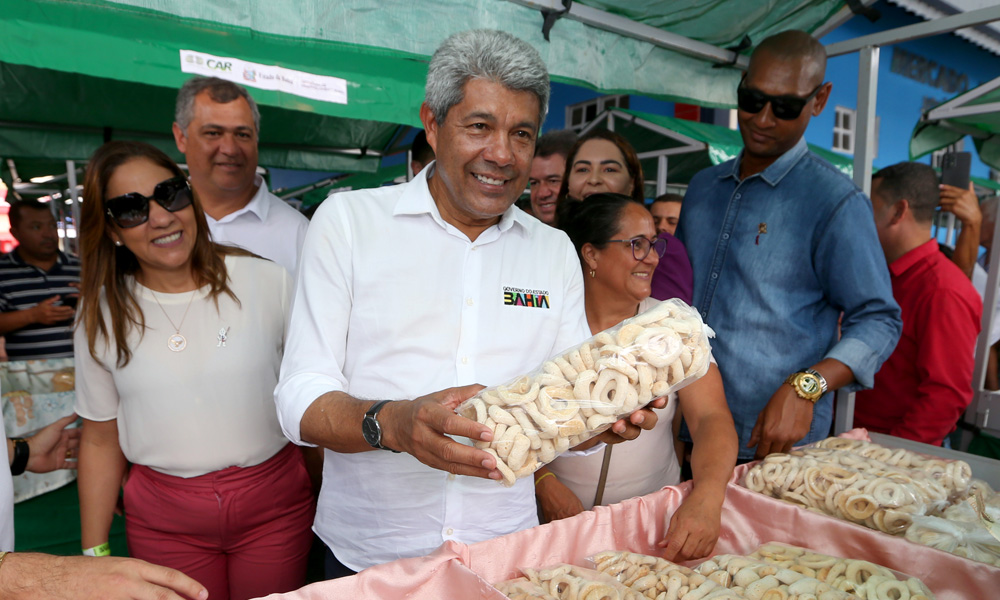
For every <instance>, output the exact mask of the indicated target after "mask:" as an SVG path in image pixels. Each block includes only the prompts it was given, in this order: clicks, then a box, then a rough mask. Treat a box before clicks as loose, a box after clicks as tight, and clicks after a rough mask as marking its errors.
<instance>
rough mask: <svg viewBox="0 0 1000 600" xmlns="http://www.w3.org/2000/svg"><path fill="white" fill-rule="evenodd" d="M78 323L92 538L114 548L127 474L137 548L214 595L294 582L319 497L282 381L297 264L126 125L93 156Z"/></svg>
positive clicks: (131, 538)
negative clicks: (216, 211)
mask: <svg viewBox="0 0 1000 600" xmlns="http://www.w3.org/2000/svg"><path fill="white" fill-rule="evenodd" d="M82 210H83V214H82V223H81V227H80V231H81V238H80V244H81V249H82V257H81V259H82V273H81V308H80V319H79V322H78V325H77V331H76V336H75V351H76V360H77V368H76V382H77V405H76V408H77V412H78V413H79V414H80V416H81V417H83V419H84V421H83V433H82V440H81V448H80V457H79V491H80V518H81V528H82V541H83V547H84V548H85V550H84V553H86V554H94V555H103V554H107V553H108V552H109V548H108V543H107V542H108V531H109V527H110V524H111V519H112V515H113V513H114V510H115V506H116V503H117V500H118V493H119V488H120V487H121V482H122V479H123V477H125V474H126V470H127V467H128V464H129V463H131V464H132V468H131V470H129V471H128V477H127V481H126V483H125V489H124V504H125V518H126V533H127V538H128V545H129V552H130V554H131V555H132V556H135V557H137V558H142V559H144V560H146V561H149V562H154V563H157V564H161V565H164V566H169V567H172V568H175V569H178V570H180V571H182V572H184V573H186V574H187V575H189V576H191V577H193V578H195V579H197V580H198V581H200V582H202V583H203V584H204V585H205V586H206V587H207V588H208V590H209V597H210V598H213V599H214V600H220V599H227V598H232V599H240V598H253V597H258V596H264V595H267V594H270V593H272V592H285V591H289V590H292V589H296V588H298V587H299V586H301V585H302V583H303V582H304V579H305V567H306V559H307V556H308V552H309V547H310V544H311V541H312V533H311V531H310V525H311V524H312V519H313V513H314V504H313V495H312V490H311V485H310V482H309V479H308V476H307V474H306V470H305V467H304V464H303V460H302V455H301V453H300V452H299V451H298V450H297V449H296V448H295V447H294V446H292V445H290V444H289V443H288V440H286V439H285V437H284V436H283V435H282V433H281V429H280V427H279V425H278V421H277V416H276V411H275V408H274V401H273V398H272V393H273V390H274V386H275V385H276V383H277V379H278V369H279V366H280V363H281V355H282V346H283V336H284V333H285V314H286V312H287V310H288V306H289V299H290V295H291V289H292V287H291V284H292V282H291V277H290V276H289V274H288V273H287V272H286V271H285V269H283V268H282V267H280V266H278V265H276V264H274V263H272V262H269V261H266V260H264V259H261V258H257V257H255V256H253V255H251V254H249V253H247V252H245V251H243V250H239V249H236V248H230V247H227V246H221V245H219V244H215V243H213V242H212V241H211V240H210V239H209V234H208V227H207V225H206V221H205V215H204V212H203V211H202V209H201V207H200V206H199V204H198V201H197V198H196V197H195V196H194V194H193V192H192V190H191V187H190V185H189V184H188V182H187V180H186V179H185V177H184V174H183V173H182V172H181V170H180V169H179V168H178V167H177V165H176V164H174V162H173V161H171V160H170V158H169V157H167V155H165V154H164V153H163V152H161V151H160V150H158V149H156V148H154V147H153V146H150V145H148V144H144V143H138V142H125V141H115V142H109V143H107V144H105V145H104V146H102V147H101V148H100V149H98V150H97V152H96V153H95V154H94V156H93V157H92V158H91V160H90V163H89V165H88V167H87V174H86V180H85V186H84V202H83V209H82Z"/></svg>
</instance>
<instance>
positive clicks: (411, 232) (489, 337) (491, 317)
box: [275, 168, 589, 570]
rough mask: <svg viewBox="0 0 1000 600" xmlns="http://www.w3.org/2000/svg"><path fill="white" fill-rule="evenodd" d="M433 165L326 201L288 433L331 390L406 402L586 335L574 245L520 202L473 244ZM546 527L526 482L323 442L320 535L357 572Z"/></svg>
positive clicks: (534, 360)
mask: <svg viewBox="0 0 1000 600" xmlns="http://www.w3.org/2000/svg"><path fill="white" fill-rule="evenodd" d="M431 172H433V168H427V169H425V170H424V171H422V172H421V173H420V174H419V175H418V176H417V178H416V179H414V180H413V181H412V182H410V183H407V184H403V185H399V186H394V187H383V188H378V189H374V190H362V191H356V192H349V193H344V194H337V195H334V196H331V197H330V198H329V199H327V200H326V201H325V202H324V203H323V205H322V206H321V207H320V208H319V210H318V211H317V212H316V214H315V216H314V217H313V221H312V224H311V225H310V228H309V232H308V234H307V235H306V243H305V246H304V247H303V250H302V258H301V261H300V265H299V277H298V282H297V286H296V294H295V300H294V303H293V307H292V315H291V324H290V326H289V330H288V331H289V333H288V341H287V343H286V347H285V357H284V361H283V362H282V368H281V380H280V382H279V384H278V387H277V389H276V390H275V398H276V401H277V405H278V413H279V420H280V422H281V425H282V428H283V429H284V431H285V433H286V435H287V436H288V437H289V438H290V439H291V440H292V441H294V442H296V443H299V444H301V443H303V442H302V440H301V437H300V433H299V425H300V421H301V420H302V415H303V414H304V413H305V411H306V409H307V408H308V407H309V406H310V405H311V404H312V403H313V401H314V400H315V399H316V398H318V397H319V396H321V395H323V394H324V393H326V392H330V391H344V392H346V393H348V394H350V395H352V396H354V397H356V398H367V399H392V400H412V399H414V398H417V397H420V396H423V395H425V394H428V393H431V392H435V391H437V390H441V389H445V388H449V387H453V386H460V385H467V384H472V383H481V384H483V385H496V384H500V383H503V382H504V381H506V380H508V379H511V378H514V377H517V376H519V375H521V374H523V373H526V372H529V371H532V370H533V369H535V368H537V367H539V366H540V365H541V364H542V362H544V361H545V360H546V359H547V358H549V357H550V356H551V355H553V354H555V353H556V352H559V351H561V350H564V349H566V348H567V347H570V346H573V345H575V344H578V343H580V342H581V341H583V340H584V339H586V338H587V337H589V332H588V330H587V325H586V318H585V314H584V309H583V278H582V275H581V268H580V262H579V259H578V258H577V255H576V252H575V250H574V248H573V245H572V244H571V243H570V241H569V238H567V237H566V235H565V234H564V233H563V232H561V231H559V230H556V229H553V228H550V227H548V226H547V225H544V224H542V223H541V222H540V221H538V220H536V219H535V218H534V217H531V216H528V215H527V214H525V213H524V212H522V211H521V210H520V209H517V208H514V207H511V208H510V209H508V210H507V212H505V213H504V214H503V216H502V217H501V219H500V222H499V223H498V224H496V225H494V226H492V227H490V228H489V229H487V230H486V231H484V232H483V233H482V234H480V236H479V237H478V238H477V239H476V241H474V242H472V241H469V239H468V237H466V235H465V234H463V233H461V232H460V231H459V230H458V229H457V228H455V227H453V226H452V225H450V224H448V223H446V222H445V221H444V220H443V219H442V218H441V214H440V212H439V211H438V209H437V206H436V205H435V203H434V200H433V198H432V197H431V195H430V191H429V190H428V187H427V180H426V177H427V176H428V175H427V174H428V173H431ZM431 176H433V175H431ZM357 427H358V429H359V430H360V428H361V423H360V422H359V423H357ZM465 441H466V442H467V440H465ZM537 522H538V521H537V517H536V511H535V502H534V486H533V482H532V480H531V478H525V479H522V480H520V481H518V482H517V484H515V485H514V487H512V488H504V487H502V486H501V485H500V484H499V483H497V482H495V481H492V480H486V479H479V478H473V477H455V476H449V474H448V473H445V472H442V471H438V470H435V469H431V468H430V467H427V466H425V465H423V464H422V463H420V462H418V461H417V460H416V459H415V458H413V457H412V456H410V455H408V454H394V453H390V452H382V451H373V452H362V453H356V454H340V453H337V452H333V451H330V450H327V451H326V458H325V462H324V466H323V489H322V492H321V493H320V498H319V507H318V509H317V513H316V523H315V530H316V532H317V533H318V534H319V536H320V537H321V538H322V539H323V541H324V542H325V543H326V544H327V545H328V546H329V547H330V548H331V549H332V550H333V552H334V554H335V555H336V557H337V558H338V559H339V560H340V561H341V562H342V563H343V564H345V565H346V566H348V567H350V568H352V569H355V570H360V569H363V568H366V567H369V566H372V565H375V564H379V563H383V562H388V561H392V560H396V559H398V558H403V557H409V556H419V555H423V554H426V553H427V552H430V551H431V550H433V549H435V548H437V547H438V546H439V545H441V543H443V542H444V541H445V540H452V539H454V540H458V541H461V542H466V543H473V542H477V541H481V540H485V539H489V538H492V537H495V536H498V535H503V534H507V533H511V532H513V531H517V530H520V529H524V528H528V527H532V526H534V525H536V524H537Z"/></svg>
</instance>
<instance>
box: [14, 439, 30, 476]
mask: <svg viewBox="0 0 1000 600" xmlns="http://www.w3.org/2000/svg"><path fill="white" fill-rule="evenodd" d="M10 441H12V442H14V460H13V461H12V462H11V463H10V474H11V475H20V474H21V473H24V470H25V469H26V468H27V467H28V458H30V457H31V446H29V445H28V442H26V441H24V438H10Z"/></svg>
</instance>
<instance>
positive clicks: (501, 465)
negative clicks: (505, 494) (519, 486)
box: [485, 448, 517, 487]
mask: <svg viewBox="0 0 1000 600" xmlns="http://www.w3.org/2000/svg"><path fill="white" fill-rule="evenodd" d="M485 451H486V452H489V453H490V454H492V455H493V458H495V459H496V461H497V470H498V471H500V476H501V477H502V478H503V479H502V480H503V484H504V485H505V486H507V487H510V486H512V485H514V482H515V481H517V477H515V476H514V471H512V470H511V468H510V467H508V466H507V463H505V462H504V461H503V459H502V458H500V457H499V456H498V455H497V453H496V451H495V450H494V449H493V448H486V450H485Z"/></svg>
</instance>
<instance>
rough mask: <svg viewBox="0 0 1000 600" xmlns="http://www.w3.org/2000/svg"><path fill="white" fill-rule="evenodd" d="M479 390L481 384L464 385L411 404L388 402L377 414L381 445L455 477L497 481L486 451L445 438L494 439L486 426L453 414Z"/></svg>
mask: <svg viewBox="0 0 1000 600" xmlns="http://www.w3.org/2000/svg"><path fill="white" fill-rule="evenodd" d="M481 389H483V386H481V385H466V386H463V387H457V388H449V389H447V390H442V391H440V392H435V393H433V394H428V395H426V396H422V397H420V398H417V399H416V400H413V401H401V402H390V403H389V404H387V405H386V406H385V408H383V409H382V411H381V412H380V413H379V424H380V425H381V426H382V444H383V445H384V446H386V447H387V448H392V449H393V450H399V451H401V452H406V453H407V454H411V455H413V457H414V458H416V459H417V460H419V461H420V462H422V463H424V464H425V465H427V466H429V467H433V468H435V469H440V470H442V471H448V472H449V473H455V474H458V475H471V476H473V477H483V478H487V479H500V478H501V475H500V471H498V470H497V468H496V460H495V459H494V458H493V457H492V456H491V455H490V454H489V453H488V452H484V451H482V450H480V449H478V448H473V447H471V446H466V445H465V444H460V443H459V442H456V441H455V440H453V439H451V438H449V437H447V436H448V435H454V436H459V437H467V438H469V439H472V440H482V441H484V442H489V441H492V440H493V432H492V431H490V429H489V427H486V426H485V425H482V424H480V423H477V422H475V421H472V420H469V419H466V418H465V417H461V416H459V415H458V414H456V413H455V409H456V408H457V407H458V405H459V404H461V403H462V402H464V401H465V400H468V399H469V398H471V397H472V396H474V395H476V393H477V392H479V390H481ZM446 434H447V435H446Z"/></svg>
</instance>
